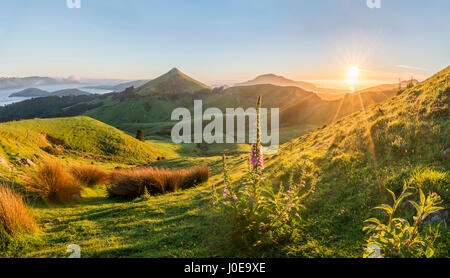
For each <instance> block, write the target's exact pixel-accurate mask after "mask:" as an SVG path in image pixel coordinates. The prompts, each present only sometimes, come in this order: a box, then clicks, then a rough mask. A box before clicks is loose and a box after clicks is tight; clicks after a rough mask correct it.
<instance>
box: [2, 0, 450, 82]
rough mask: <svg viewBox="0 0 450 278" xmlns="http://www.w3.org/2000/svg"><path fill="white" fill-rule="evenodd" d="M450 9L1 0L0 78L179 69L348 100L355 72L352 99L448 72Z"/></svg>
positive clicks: (329, 1)
mask: <svg viewBox="0 0 450 278" xmlns="http://www.w3.org/2000/svg"><path fill="white" fill-rule="evenodd" d="M448 10H450V2H449V1H442V0H432V1H427V2H426V3H424V2H423V1H420V0H397V1H383V5H382V7H381V8H379V9H376V8H375V9H370V8H368V6H367V4H366V0H340V1H336V0H321V1H294V0H281V1H276V2H275V1H253V0H245V1H242V0H239V1H238V0H227V1H206V0H198V1H195V2H185V1H179V0H172V1H160V0H154V1H137V0H135V1H131V2H129V1H128V2H126V3H125V2H121V1H106V0H104V1H100V0H97V1H89V0H82V6H81V8H80V9H69V8H68V7H67V6H66V1H65V0H58V1H52V0H43V1H31V2H30V1H25V0H16V1H2V3H1V4H0V40H1V41H2V44H0V60H1V61H2V71H1V72H0V76H2V77H8V76H17V77H25V76H49V77H58V78H67V77H68V76H75V77H78V76H80V77H81V78H83V79H114V80H138V79H153V78H155V77H157V76H159V75H161V74H163V73H165V72H166V71H167V70H168V69H170V68H172V67H175V66H176V67H179V68H180V69H181V70H182V71H183V72H186V74H188V75H190V76H192V77H194V78H195V79H198V80H201V81H202V82H205V83H208V84H220V83H223V84H230V83H231V84H234V83H238V82H243V81H247V80H251V79H253V78H255V77H256V76H258V75H261V74H266V73H273V74H276V75H281V76H284V77H286V78H289V79H291V80H296V81H306V82H311V81H312V80H315V81H316V82H314V83H315V84H316V83H317V81H320V83H321V84H324V85H321V84H318V85H320V86H321V87H323V86H326V87H327V88H336V89H349V85H348V84H347V83H346V74H347V71H348V69H349V68H350V67H352V66H358V67H359V70H360V78H359V79H360V80H359V82H360V83H359V84H358V86H359V87H361V88H364V87H371V86H374V85H377V84H390V83H395V82H398V79H399V78H401V79H402V80H406V79H409V78H411V76H413V77H414V78H415V79H418V80H423V79H425V78H426V77H429V76H431V75H432V74H434V73H436V72H438V71H439V70H441V69H443V68H445V67H446V66H448V65H449V64H450V52H449V51H448V49H447V48H448V47H447V46H448V45H450V37H449V36H445V35H443V33H442V30H449V29H450V21H448V20H447V13H446V11H448ZM418 19H420V20H418ZM417 34H421V35H420V36H418V35H417ZM425 50H426V51H425Z"/></svg>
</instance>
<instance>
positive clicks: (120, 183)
mask: <svg viewBox="0 0 450 278" xmlns="http://www.w3.org/2000/svg"><path fill="white" fill-rule="evenodd" d="M208 179H209V168H208V167H206V166H197V167H193V168H190V169H161V168H153V167H149V168H141V169H131V170H114V171H112V173H111V175H110V183H111V184H110V186H108V193H109V195H110V196H121V197H138V196H141V195H142V194H144V192H145V189H147V191H148V193H149V194H150V195H155V194H161V193H167V192H172V191H176V190H178V189H186V188H190V187H194V186H196V185H198V184H201V183H203V182H206V181H207V180H208Z"/></svg>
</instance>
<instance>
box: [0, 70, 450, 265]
mask: <svg viewBox="0 0 450 278" xmlns="http://www.w3.org/2000/svg"><path fill="white" fill-rule="evenodd" d="M449 96H450V68H447V69H446V70H444V71H442V72H440V73H439V74H437V75H435V76H433V77H432V78H430V79H429V80H426V81H425V82H422V83H420V84H418V85H416V86H415V87H413V88H411V89H409V90H406V91H404V92H403V93H402V94H400V95H397V96H395V97H393V98H392V99H390V100H388V101H387V102H385V103H382V104H379V105H372V106H370V107H365V109H364V110H363V111H361V112H357V113H354V114H352V115H349V116H346V117H344V118H342V119H340V120H338V121H335V122H334V123H332V124H330V125H328V126H324V127H322V128H319V129H316V130H314V131H312V132H310V133H308V134H306V135H304V136H302V137H299V138H297V139H295V140H292V141H290V142H288V143H286V144H284V145H283V146H282V147H281V149H280V152H279V153H277V154H275V155H270V156H265V164H266V166H267V168H266V170H265V171H266V173H267V174H268V175H269V176H270V180H272V181H273V183H274V185H275V186H277V185H278V184H279V182H280V181H284V182H285V183H286V181H287V180H289V176H290V174H291V173H293V174H294V180H298V179H301V178H302V177H303V178H304V177H307V182H308V183H314V184H315V185H316V186H315V191H314V192H313V193H312V195H310V197H308V199H307V201H306V203H305V205H306V210H304V211H302V212H301V214H302V219H303V220H302V222H301V223H300V224H299V227H298V229H299V232H298V233H296V234H295V235H294V236H293V237H292V238H291V239H290V240H289V241H288V242H287V243H283V244H277V245H276V247H277V248H275V249H265V250H256V252H251V253H249V252H248V251H247V250H243V249H241V248H239V247H236V246H234V245H233V239H232V238H230V236H229V235H230V234H229V231H230V229H231V227H232V226H231V225H230V223H229V219H227V218H223V217H222V216H221V215H220V214H217V213H215V212H214V211H213V210H212V209H211V208H212V207H211V199H210V194H211V185H212V184H216V185H221V184H222V165H221V158H220V157H219V156H209V157H199V156H198V155H197V154H196V155H192V153H191V154H190V152H191V151H192V150H190V146H174V145H172V144H171V143H170V142H161V141H160V140H159V139H158V140H156V139H155V141H152V142H153V143H154V144H156V145H157V146H158V148H160V149H162V150H165V151H167V152H168V153H169V152H170V153H171V154H172V155H173V157H174V158H171V159H167V160H164V161H158V162H156V163H154V165H155V166H159V167H189V166H192V165H198V164H206V165H209V166H210V167H211V179H210V182H209V183H207V184H205V185H203V186H199V187H197V188H193V189H189V190H186V191H179V192H175V193H171V194H166V195H161V196H155V197H152V198H150V199H148V200H139V199H136V200H116V199H108V198H107V195H106V190H105V188H103V187H96V188H86V189H85V190H84V192H83V194H82V197H83V198H82V200H80V202H79V203H77V204H74V205H71V206H56V207H48V206H41V205H35V206H34V208H33V212H34V214H35V215H36V217H37V221H38V224H39V225H40V228H41V231H42V233H40V234H36V235H32V236H25V237H22V238H19V239H17V240H16V241H15V242H14V244H13V245H10V247H9V249H8V250H7V251H6V252H5V253H0V256H24V257H65V256H67V254H66V248H67V246H68V245H69V244H74V243H76V244H78V245H80V246H81V248H82V256H83V257H227V256H230V257H236V256H238V257H240V256H252V257H262V256H264V257H270V256H297V257H361V256H362V253H363V246H364V243H365V240H366V239H367V235H366V234H365V233H364V232H362V227H363V221H364V220H366V219H367V218H369V217H372V216H378V217H380V216H381V215H380V214H379V213H377V212H376V211H374V210H373V209H372V208H373V207H374V206H376V205H379V204H380V203H383V202H385V203H389V199H388V194H386V192H385V190H384V189H385V188H390V189H392V190H393V191H394V192H395V193H397V194H398V193H399V190H400V189H401V187H402V185H403V183H405V182H406V183H415V182H420V181H424V180H425V181H426V180H431V181H433V179H434V178H435V177H439V176H440V177H442V176H443V175H444V176H445V174H447V178H448V173H449V170H450V162H449V160H448V158H447V159H446V158H445V156H444V155H443V152H444V150H445V149H446V148H448V147H449V146H450V141H449V138H450V113H449V112H450V111H449V106H450V101H449V100H450V98H449ZM263 102H264V99H263ZM79 119H80V120H83V119H85V118H79ZM39 121H42V120H39ZM25 122H27V121H25ZM30 122H31V121H30ZM94 122H95V123H97V122H96V121H94ZM19 123H20V122H19ZM11 124H14V123H11ZM2 127H3V126H2ZM27 127H30V129H32V128H33V127H32V124H31V123H30V124H29V125H27ZM16 129H17V128H16ZM0 130H4V129H0ZM30 134H31V133H30ZM8 136H9V137H8V138H10V137H11V135H8ZM22 136H25V134H24V135H22ZM2 138H3V137H2ZM21 138H22V139H21V140H20V141H25V140H24V139H23V137H21ZM33 138H37V137H31V136H29V137H28V139H27V141H28V140H35V139H33ZM36 140H38V141H39V140H40V139H36ZM247 160H248V155H247V154H244V155H240V154H239V153H238V154H235V155H233V156H231V157H230V159H229V162H228V166H229V168H230V169H232V171H230V175H231V179H232V180H233V181H234V182H235V183H236V184H238V183H237V181H238V180H239V178H240V177H241V176H242V174H243V173H244V172H245V170H246V169H247V163H246V162H247ZM413 177H414V179H413ZM0 179H1V177H0ZM440 181H441V182H443V183H442V184H441V186H442V188H441V189H440V191H439V193H440V194H441V196H442V197H443V198H444V200H446V201H445V203H444V206H445V207H446V208H448V205H449V199H448V197H449V194H448V186H449V182H448V179H442V178H441V180H440ZM219 190H220V189H219ZM446 190H447V191H446ZM402 213H403V216H408V217H409V216H411V210H410V209H409V207H408V205H406V206H404V207H402ZM434 244H435V247H436V253H435V256H437V257H449V256H450V254H449V249H448V246H449V245H450V235H449V232H448V229H444V227H443V226H442V228H441V230H440V237H439V238H438V239H437V240H436V241H435V243H434Z"/></svg>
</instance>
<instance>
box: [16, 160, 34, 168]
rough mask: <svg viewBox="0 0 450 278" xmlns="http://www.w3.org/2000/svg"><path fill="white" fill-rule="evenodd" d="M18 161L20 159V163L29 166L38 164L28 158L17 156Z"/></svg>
mask: <svg viewBox="0 0 450 278" xmlns="http://www.w3.org/2000/svg"><path fill="white" fill-rule="evenodd" d="M17 161H19V163H20V164H22V165H25V166H29V167H34V166H36V164H34V162H33V161H31V160H29V159H28V158H17Z"/></svg>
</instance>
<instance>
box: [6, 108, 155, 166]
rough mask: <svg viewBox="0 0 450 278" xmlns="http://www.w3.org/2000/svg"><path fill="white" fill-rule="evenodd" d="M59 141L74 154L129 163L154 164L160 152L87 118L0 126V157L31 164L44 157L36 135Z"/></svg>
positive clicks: (43, 141)
mask: <svg viewBox="0 0 450 278" xmlns="http://www.w3.org/2000/svg"><path fill="white" fill-rule="evenodd" d="M40 133H43V134H48V135H50V136H52V137H54V138H57V139H60V140H63V141H64V142H65V143H66V144H67V145H68V146H70V148H71V149H72V150H74V151H77V152H83V153H87V154H92V155H99V156H108V157H111V158H112V160H117V161H122V162H131V161H149V160H155V159H156V157H157V156H159V155H160V152H159V151H158V150H157V149H155V148H154V147H152V146H151V145H150V144H147V143H143V142H140V141H138V140H136V139H135V138H133V137H131V136H129V135H126V134H125V133H123V132H122V131H120V130H118V129H116V128H114V127H112V126H108V125H106V124H104V123H101V122H99V121H97V120H94V119H91V118H88V117H73V118H57V119H34V120H25V121H17V122H8V123H2V124H0V154H2V153H3V156H4V157H5V158H8V160H10V161H13V160H14V158H15V156H16V154H17V153H20V157H21V158H22V157H25V158H28V159H31V160H35V159H37V157H36V155H37V156H45V155H46V153H45V152H43V151H42V150H41V149H40V147H45V146H48V145H49V143H48V142H47V141H46V140H45V139H44V138H43V136H41V135H40Z"/></svg>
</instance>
